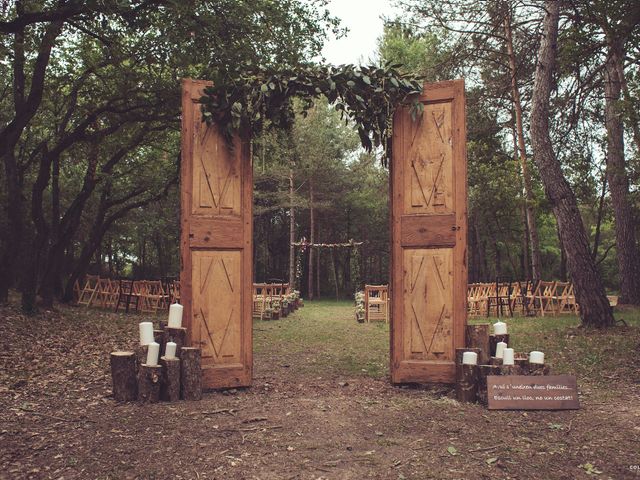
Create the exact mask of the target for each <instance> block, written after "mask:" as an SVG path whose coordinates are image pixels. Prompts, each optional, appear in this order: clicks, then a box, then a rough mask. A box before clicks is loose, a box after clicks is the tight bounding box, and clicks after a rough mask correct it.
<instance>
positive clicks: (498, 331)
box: [493, 322, 507, 335]
mask: <svg viewBox="0 0 640 480" xmlns="http://www.w3.org/2000/svg"><path fill="white" fill-rule="evenodd" d="M493 333H494V334H495V335H506V334H507V324H506V323H504V322H496V323H494V324H493Z"/></svg>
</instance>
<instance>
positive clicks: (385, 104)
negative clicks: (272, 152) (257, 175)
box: [200, 64, 422, 164]
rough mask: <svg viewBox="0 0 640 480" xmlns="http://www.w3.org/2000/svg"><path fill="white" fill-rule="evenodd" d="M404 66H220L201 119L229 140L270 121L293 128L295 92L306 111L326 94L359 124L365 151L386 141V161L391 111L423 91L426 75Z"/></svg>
mask: <svg viewBox="0 0 640 480" xmlns="http://www.w3.org/2000/svg"><path fill="white" fill-rule="evenodd" d="M400 67H401V65H399V64H386V65H384V66H382V67H378V66H368V67H355V66H354V65H340V66H337V67H336V66H332V65H307V66H303V67H297V68H295V69H293V68H284V69H281V70H277V71H276V70H274V69H269V68H266V67H262V66H258V67H256V66H252V65H250V64H245V65H243V68H242V69H238V70H234V71H221V72H219V75H218V76H217V78H214V85H213V86H211V87H207V88H206V89H205V90H204V95H203V96H202V97H201V98H200V103H201V108H202V113H203V121H206V122H207V123H209V124H212V123H215V124H216V125H217V126H218V127H219V128H220V129H221V130H222V133H223V135H224V136H225V137H226V138H227V139H228V140H229V141H230V140H231V138H232V136H233V133H234V132H235V131H238V130H240V129H248V130H249V131H250V132H251V133H252V134H257V133H259V132H261V131H262V129H263V128H264V126H266V125H272V126H274V127H276V128H290V127H291V125H292V124H293V120H294V111H293V107H292V100H293V98H299V99H300V100H301V105H302V113H303V115H306V113H307V112H308V110H309V109H310V108H311V107H312V106H313V103H314V100H315V99H317V98H318V97H320V96H322V95H324V96H326V97H327V99H328V100H329V103H331V104H333V105H334V107H335V108H336V110H338V111H340V113H341V116H342V118H343V119H345V120H347V119H348V120H351V121H352V122H353V123H354V124H355V128H356V129H357V131H358V135H359V137H360V142H361V144H362V146H363V147H364V148H365V149H366V150H367V151H371V150H372V149H373V148H374V147H379V146H382V147H383V149H384V151H385V155H384V156H383V163H385V164H386V162H387V161H388V160H389V158H390V155H391V148H390V142H391V134H392V128H391V120H392V118H393V112H394V110H395V108H396V106H397V105H400V104H402V103H406V102H407V101H409V99H410V97H411V96H412V95H415V94H419V93H421V92H422V80H421V79H420V78H417V77H413V76H410V75H407V74H403V73H401V72H400V71H399V70H398V69H399V68H400ZM421 112H422V104H421V103H419V102H417V101H415V100H414V101H413V102H412V104H411V114H412V116H413V118H414V119H415V117H416V115H417V114H418V113H421Z"/></svg>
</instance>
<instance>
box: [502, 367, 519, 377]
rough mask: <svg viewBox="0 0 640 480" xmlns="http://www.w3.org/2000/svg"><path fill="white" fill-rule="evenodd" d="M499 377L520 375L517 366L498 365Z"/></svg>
mask: <svg viewBox="0 0 640 480" xmlns="http://www.w3.org/2000/svg"><path fill="white" fill-rule="evenodd" d="M500 375H503V376H504V375H522V369H521V368H520V366H519V365H500Z"/></svg>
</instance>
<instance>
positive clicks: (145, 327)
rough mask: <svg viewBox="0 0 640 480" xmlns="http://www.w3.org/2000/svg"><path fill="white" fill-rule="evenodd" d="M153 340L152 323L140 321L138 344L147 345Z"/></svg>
mask: <svg viewBox="0 0 640 480" xmlns="http://www.w3.org/2000/svg"><path fill="white" fill-rule="evenodd" d="M153 340H154V338H153V323H152V322H140V345H149V344H150V343H151V342H153Z"/></svg>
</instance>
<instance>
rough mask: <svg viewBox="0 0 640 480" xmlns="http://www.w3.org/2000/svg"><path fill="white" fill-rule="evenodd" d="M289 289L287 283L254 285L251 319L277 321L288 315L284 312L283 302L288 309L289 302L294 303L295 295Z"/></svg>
mask: <svg viewBox="0 0 640 480" xmlns="http://www.w3.org/2000/svg"><path fill="white" fill-rule="evenodd" d="M292 294H293V292H291V291H290V289H289V284H288V283H282V282H280V283H254V284H253V317H254V318H259V319H260V320H264V319H277V318H280V317H281V316H286V315H287V314H288V309H287V311H285V309H284V306H285V300H286V304H287V308H288V304H289V301H290V300H291V301H295V298H294V297H295V295H292Z"/></svg>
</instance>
